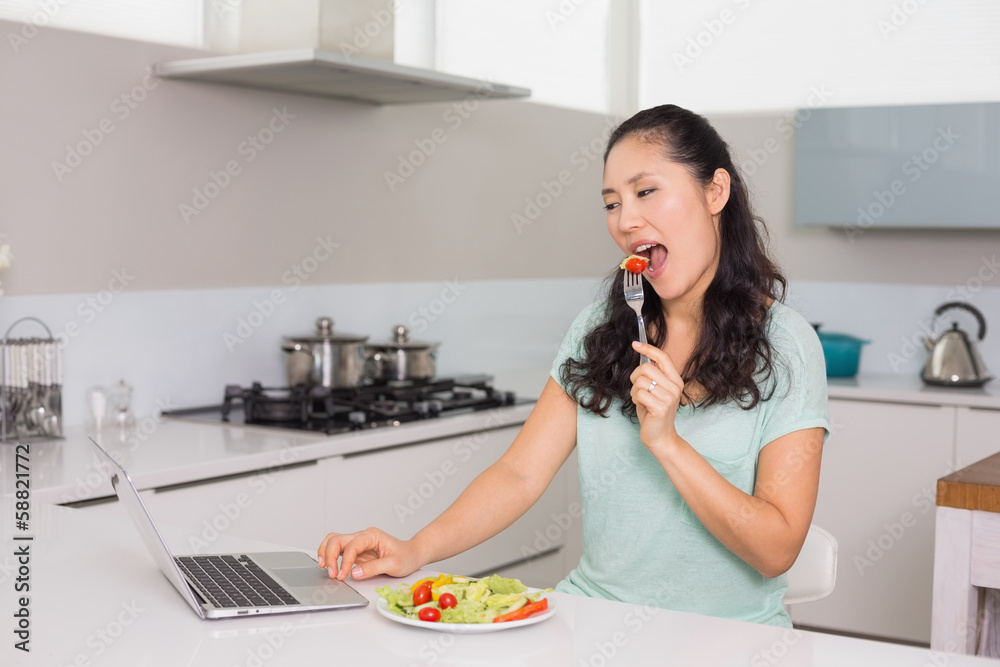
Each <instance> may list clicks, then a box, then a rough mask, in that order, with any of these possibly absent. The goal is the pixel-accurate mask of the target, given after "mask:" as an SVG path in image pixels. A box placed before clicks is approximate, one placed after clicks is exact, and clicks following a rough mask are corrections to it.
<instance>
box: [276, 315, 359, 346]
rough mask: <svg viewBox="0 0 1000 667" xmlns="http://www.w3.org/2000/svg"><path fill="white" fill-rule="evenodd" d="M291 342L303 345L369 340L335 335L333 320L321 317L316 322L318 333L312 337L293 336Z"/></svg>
mask: <svg viewBox="0 0 1000 667" xmlns="http://www.w3.org/2000/svg"><path fill="white" fill-rule="evenodd" d="M291 340H296V341H299V342H303V343H326V342H330V343H363V342H365V341H366V340H368V336H358V335H356V334H344V333H334V331H333V320H332V319H330V318H329V317H320V318H318V319H317V320H316V333H314V334H313V335H311V336H293V337H291Z"/></svg>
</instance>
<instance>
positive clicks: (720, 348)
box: [319, 105, 827, 626]
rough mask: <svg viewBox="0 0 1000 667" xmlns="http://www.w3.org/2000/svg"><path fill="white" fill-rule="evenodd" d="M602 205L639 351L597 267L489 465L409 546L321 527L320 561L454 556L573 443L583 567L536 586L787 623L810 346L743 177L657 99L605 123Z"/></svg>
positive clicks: (813, 343)
mask: <svg viewBox="0 0 1000 667" xmlns="http://www.w3.org/2000/svg"><path fill="white" fill-rule="evenodd" d="M602 193H603V197H604V204H605V209H606V210H607V223H608V231H609V232H610V234H611V237H612V239H613V240H614V241H615V243H617V244H618V246H619V247H620V248H621V250H622V251H623V252H624V253H626V254H633V253H636V254H641V255H643V256H645V257H647V258H648V259H649V266H648V268H647V269H646V271H645V274H644V277H645V305H644V315H645V317H646V322H647V323H648V336H649V340H650V343H649V344H646V345H641V344H639V343H638V342H634V341H635V338H636V337H637V329H636V318H635V315H634V313H633V312H632V311H631V310H630V309H629V308H628V306H627V305H626V303H625V300H624V298H623V296H622V272H621V271H615V273H614V275H613V278H612V279H611V280H610V281H609V287H608V294H607V298H606V299H604V300H602V301H600V302H598V303H596V304H594V305H592V306H590V307H588V308H587V309H585V310H584V311H583V312H582V313H581V314H580V315H579V316H578V317H577V319H576V321H575V322H574V323H573V325H572V327H571V329H570V331H569V333H568V334H567V336H566V338H565V340H564V341H563V344H562V347H561V349H560V351H559V355H558V356H557V358H556V360H555V363H554V364H553V367H552V377H550V378H549V381H548V383H547V384H546V386H545V388H544V390H543V391H542V395H541V397H540V398H539V400H538V403H537V404H536V406H535V408H534V409H533V411H532V413H531V415H530V416H529V418H528V420H527V422H526V423H525V425H524V427H523V428H522V430H521V432H520V433H519V434H518V436H517V438H516V439H515V441H514V443H513V444H512V445H511V447H510V449H509V450H508V451H507V452H506V453H505V454H504V455H503V456H502V457H501V458H500V460H499V461H497V463H495V464H494V465H493V466H491V467H490V468H489V469H487V470H486V471H484V472H483V473H482V474H481V475H480V476H479V477H477V478H476V479H475V480H474V481H473V482H472V484H470V485H469V487H468V488H467V489H466V490H465V491H464V492H463V493H462V495H461V496H460V497H459V498H458V500H456V501H455V503H454V504H453V505H452V506H451V507H449V508H448V509H447V510H446V511H445V512H444V513H443V514H442V515H441V516H440V517H438V518H437V519H435V520H434V521H433V522H432V523H431V524H429V525H428V526H427V527H426V528H424V529H423V530H421V531H420V532H419V533H417V534H416V535H415V536H414V537H413V538H412V539H411V540H408V541H400V540H396V539H395V538H393V537H391V536H389V535H387V534H386V533H384V532H382V531H380V530H378V529H374V528H370V529H368V530H366V531H363V532H360V533H353V534H349V535H345V534H337V533H331V534H329V535H327V537H326V539H324V540H323V543H322V544H321V545H320V548H319V557H320V565H321V566H329V567H330V574H331V576H336V577H337V578H339V579H344V578H346V576H347V575H348V574H351V576H353V577H354V578H356V579H362V578H367V577H370V576H373V575H376V574H389V575H393V576H405V575H407V574H409V573H411V572H413V571H414V570H416V569H418V568H420V567H422V566H424V565H426V564H427V563H432V562H436V561H439V560H442V559H444V558H447V557H449V556H452V555H454V554H457V553H460V552H462V551H464V550H466V549H468V548H470V547H473V546H475V545H477V544H479V543H481V542H483V541H485V540H487V539H489V538H490V537H492V536H493V535H495V534H496V533H498V532H499V531H501V530H503V529H504V528H506V527H507V526H508V525H510V524H511V523H513V522H514V521H515V520H516V519H517V518H518V517H520V516H521V514H523V513H524V512H525V511H526V510H527V509H528V508H529V507H530V506H531V505H532V504H533V503H534V502H535V500H537V499H538V497H539V496H541V494H542V493H543V492H544V491H545V489H546V487H547V486H548V484H549V482H550V481H551V480H552V478H553V476H554V475H555V474H556V472H557V471H558V469H559V467H560V466H561V465H562V464H563V463H564V462H565V460H566V458H567V457H568V456H569V455H570V453H571V452H572V450H573V448H574V447H576V448H577V450H578V461H579V470H580V485H581V486H580V488H581V494H582V497H583V536H584V555H583V558H582V559H581V561H580V564H579V566H578V567H577V568H576V569H575V570H573V571H572V572H571V573H570V574H569V576H568V577H567V578H566V579H565V580H564V581H562V582H560V583H559V585H558V586H557V588H556V590H558V591H563V592H569V593H577V594H583V595H590V596H596V597H605V598H610V599H618V600H624V601H628V602H633V603H639V604H647V605H656V606H661V607H667V608H671V609H678V610H683V611H692V612H697V613H703V614H710V615H715V616H722V617H727V618H735V619H740V620H746V621H754V622H759V623H770V624H775V625H785V626H788V625H790V621H789V618H788V615H787V614H786V613H785V611H784V608H783V605H782V598H783V595H784V591H785V582H784V577H783V576H781V575H782V574H783V573H784V572H785V571H786V570H788V568H789V567H790V566H791V565H792V563H794V562H795V559H796V557H797V556H798V553H799V550H800V549H801V547H802V543H803V541H804V540H805V536H806V533H807V531H808V529H809V524H810V522H811V520H812V513H813V508H814V507H815V502H816V491H817V487H818V484H819V468H820V454H821V450H822V445H823V441H824V438H825V436H826V433H827V417H826V378H825V370H824V362H823V354H822V349H821V348H820V345H819V341H818V339H817V337H816V334H815V333H814V332H813V330H812V328H811V327H810V326H809V325H808V324H807V323H806V322H805V321H804V320H803V319H802V318H801V317H800V316H799V315H797V314H796V313H795V312H794V311H792V310H790V309H789V308H788V307H786V306H785V305H783V304H782V303H781V301H780V299H781V298H782V296H783V293H784V288H785V279H784V277H783V276H782V275H781V273H780V272H779V270H778V269H777V267H776V266H775V265H774V264H773V262H772V261H771V260H770V259H769V257H768V255H767V251H766V247H765V242H764V241H765V239H764V238H763V232H762V231H761V230H760V229H759V228H758V223H757V220H756V218H755V217H754V215H753V213H752V212H751V208H750V202H749V196H748V193H747V188H746V185H745V184H744V183H743V181H742V179H741V177H740V175H739V172H738V171H737V170H736V168H735V165H734V164H733V162H732V159H731V157H730V154H729V149H728V147H727V146H726V144H725V142H724V141H723V140H722V139H721V138H720V137H719V135H718V133H717V132H716V131H715V130H714V129H713V128H712V127H711V125H709V123H708V122H707V121H706V120H705V119H704V118H702V117H700V116H698V115H696V114H693V113H691V112H689V111H686V110H684V109H680V108H678V107H675V106H672V105H666V106H661V107H656V108H653V109H648V110H645V111H642V112H640V113H638V114H636V115H635V116H633V117H632V118H631V119H629V120H627V121H625V123H623V124H622V125H621V126H620V127H618V128H617V129H616V130H615V132H614V133H613V134H612V135H611V137H610V138H609V140H608V147H607V150H606V151H605V154H604V184H603V192H602ZM640 354H644V355H646V356H647V357H648V358H649V360H650V362H649V363H644V364H641V365H640V364H639V355H640ZM623 462H624V463H625V464H626V465H623ZM609 469H614V470H619V471H622V472H621V474H617V475H608V474H604V475H603V476H602V473H606V472H607V471H608V470H609ZM338 557H340V559H341V560H340V566H339V568H337V566H336V564H337V558H338Z"/></svg>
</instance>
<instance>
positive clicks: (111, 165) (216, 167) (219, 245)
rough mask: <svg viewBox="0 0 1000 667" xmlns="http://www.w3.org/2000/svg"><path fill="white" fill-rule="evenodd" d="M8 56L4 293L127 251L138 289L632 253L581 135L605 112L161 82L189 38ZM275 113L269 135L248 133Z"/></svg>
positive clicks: (93, 271) (540, 271) (588, 259)
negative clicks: (519, 220)
mask: <svg viewBox="0 0 1000 667" xmlns="http://www.w3.org/2000/svg"><path fill="white" fill-rule="evenodd" d="M13 25H14V24H8V23H2V22H0V33H3V34H6V33H7V32H8V27H10V26H13ZM0 54H2V55H0V81H3V84H4V92H3V97H4V102H3V104H2V105H0V127H3V128H4V131H3V133H2V139H0V141H2V142H3V143H2V144H0V150H2V154H3V161H2V163H0V202H2V204H0V206H2V218H0V233H3V234H6V235H7V238H6V242H8V243H10V244H11V246H12V247H13V250H14V254H15V260H14V261H15V265H14V266H13V267H12V268H11V269H10V270H8V271H5V272H4V273H3V274H0V279H2V280H3V282H4V289H5V290H6V291H7V293H8V294H42V293H67V292H83V291H96V290H100V289H105V288H106V287H107V286H108V283H109V282H110V281H112V280H114V274H113V271H116V270H117V271H119V272H121V270H122V268H123V267H124V268H125V269H126V271H125V273H126V274H127V277H128V278H129V284H128V289H129V290H158V289H182V288H204V287H239V286H255V285H276V284H282V283H286V284H287V283H288V281H289V280H292V279H293V278H292V276H293V273H291V272H293V271H294V270H295V267H296V266H297V265H298V266H300V267H305V268H306V269H307V268H314V269H315V270H314V272H313V273H312V274H308V273H307V274H306V275H307V276H308V280H309V281H310V284H324V283H352V282H381V281H413V280H437V279H444V278H448V277H454V276H456V275H461V276H463V277H465V278H466V279H470V280H473V279H492V278H511V277H517V278H525V277H566V276H587V275H592V274H593V273H595V271H596V272H597V273H601V272H603V271H604V270H605V269H606V268H610V267H611V266H613V265H614V264H613V263H614V262H615V261H616V259H617V257H618V254H619V253H618V251H617V249H616V248H615V247H614V245H613V244H611V243H610V241H609V240H608V239H607V233H606V231H605V227H604V216H603V212H602V210H601V207H600V204H601V200H600V195H599V190H600V187H599V185H600V171H601V170H600V160H599V159H596V160H595V159H592V158H593V157H597V156H598V155H599V153H591V152H589V149H587V148H586V144H588V143H590V142H591V141H592V140H593V141H594V146H595V147H599V146H600V145H601V144H602V143H603V139H601V137H602V134H604V133H605V131H606V127H607V125H608V123H607V121H606V119H605V118H603V117H601V116H599V115H596V114H590V113H584V112H576V111H571V110H566V109H558V108H553V107H547V106H542V105H537V104H531V103H523V102H506V101H492V102H483V103H480V102H479V101H478V100H476V99H474V98H472V99H469V100H467V101H463V102H462V103H460V104H459V105H458V107H456V105H455V104H451V103H449V104H427V105H411V106H390V107H378V106H369V105H365V104H360V103H352V102H346V101H340V100H334V99H326V98H318V97H308V96H301V95H292V94H282V93H278V92H271V91H259V90H251V89H244V88H235V87H225V86H216V85H212V84H199V83H190V82H181V81H171V80H156V79H154V78H150V77H149V76H148V74H147V72H146V68H147V67H148V66H149V65H151V64H153V63H155V62H159V61H164V60H170V59H177V58H182V57H189V56H191V55H196V54H193V53H191V52H188V51H184V50H180V49H177V48H174V47H168V46H163V45H155V44H145V43H138V42H130V41H125V40H118V39H112V38H107V37H101V36H95V35H88V34H82V33H74V32H68V31H58V30H43V31H40V32H39V34H38V35H37V36H36V37H35V38H34V39H33V40H31V41H30V42H29V43H28V44H26V45H22V46H21V48H20V52H19V53H17V54H12V53H11V51H10V50H0ZM514 83H516V82H514ZM123 95H124V96H126V99H124V100H123V99H122V96H123ZM129 98H131V99H129ZM130 102H131V104H132V105H133V106H134V108H130V106H129V103H130ZM275 110H277V112H276V111H275ZM272 123H273V128H274V129H279V128H280V129H281V131H280V132H276V133H275V134H274V135H273V141H271V143H269V144H266V145H263V144H261V145H262V146H263V149H262V150H259V151H258V150H257V149H255V148H253V146H252V145H251V144H250V143H247V140H248V137H250V136H252V135H258V133H260V132H261V131H262V130H264V135H263V136H262V137H261V138H262V139H267V138H268V137H267V133H268V131H270V130H268V129H267V128H269V125H271V124H272ZM435 130H438V132H437V133H436V135H435V134H433V133H435ZM432 136H436V137H437V139H438V142H435V141H434V139H433V138H432ZM442 138H443V142H442V141H441V139H442ZM81 144H82V145H81ZM421 146H423V149H422V150H421ZM70 147H72V148H74V149H76V150H77V152H80V153H86V155H84V156H82V157H80V158H79V159H77V158H75V157H73V156H69V155H68V153H69V148H70ZM581 148H583V150H581ZM401 156H403V158H404V159H406V160H407V161H409V162H411V164H412V163H418V165H419V166H416V167H415V168H414V169H413V170H412V175H410V172H409V171H408V170H407V169H405V168H404V169H403V170H402V172H399V170H400V159H401ZM251 158H252V159H251ZM56 163H60V164H61V165H63V166H59V164H56ZM227 165H230V166H231V167H232V172H233V173H232V174H226V173H225V171H226V167H227ZM408 166H409V165H408ZM393 171H395V172H397V175H398V173H402V174H403V175H404V176H406V178H405V179H403V181H402V182H395V183H394V184H393V187H392V188H390V186H389V184H388V183H387V180H386V176H385V174H386V172H393ZM560 172H563V174H562V176H563V178H562V181H563V183H560V182H559V177H560ZM213 173H214V174H216V178H215V183H213V176H212V174H213ZM219 183H221V184H224V187H218V188H217V187H216V184H219ZM546 184H548V187H546ZM195 189H198V190H199V191H202V192H203V193H205V192H206V190H207V194H215V195H216V196H215V197H214V198H212V199H205V200H200V201H196V199H195V198H196V195H195V192H194V191H195ZM553 194H554V195H555V196H553ZM182 204H185V205H187V206H189V207H191V209H190V210H188V211H187V218H188V219H187V220H185V215H184V213H183V212H182V210H181V208H180V207H181V205H182ZM196 204H200V205H202V206H203V207H204V209H203V210H201V211H199V212H198V214H197V215H193V214H192V212H193V211H194V210H197V206H196ZM536 206H537V207H538V208H537V209H536V208H534V207H536ZM515 214H519V215H521V216H525V217H524V220H527V221H529V222H530V224H527V225H523V224H522V225H521V227H520V229H518V226H517V225H515V223H514V220H513V219H512V216H513V215H515ZM320 238H322V239H323V240H324V241H323V243H320V242H319V241H318V240H317V239H320ZM331 245H336V246H338V247H337V248H335V249H334V250H332V251H329V250H328V247H329V246H331ZM328 252H329V255H328ZM310 256H316V257H319V258H320V259H319V261H317V262H315V263H313V262H312V261H311V260H307V262H306V263H305V264H303V259H305V258H307V257H310ZM328 257H329V258H328ZM120 282H121V281H120V280H119V281H118V282H116V283H114V284H115V285H116V286H117V285H118V284H119V283H120Z"/></svg>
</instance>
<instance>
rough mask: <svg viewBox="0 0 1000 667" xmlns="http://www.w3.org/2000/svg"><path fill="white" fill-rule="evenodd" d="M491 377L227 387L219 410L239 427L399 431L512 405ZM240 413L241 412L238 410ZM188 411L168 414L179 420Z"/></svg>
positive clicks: (513, 399)
mask: <svg viewBox="0 0 1000 667" xmlns="http://www.w3.org/2000/svg"><path fill="white" fill-rule="evenodd" d="M491 382H492V378H491V377H490V376H463V377H456V378H440V379H439V378H435V379H432V380H426V381H419V382H390V383H386V384H378V385H364V386H361V387H351V388H344V389H328V388H325V387H313V388H311V389H306V387H305V386H304V385H297V386H295V387H264V386H262V385H261V384H260V383H259V382H254V383H253V384H252V385H251V386H250V387H249V388H244V387H240V386H239V385H227V386H226V389H225V398H224V401H223V404H222V408H221V413H222V414H221V416H222V421H224V422H228V421H230V420H231V418H232V417H233V415H234V414H236V413H239V412H240V411H242V415H243V423H245V424H261V425H268V426H279V427H284V428H295V429H305V430H310V431H320V432H324V433H327V434H329V433H333V432H337V431H345V430H358V429H364V428H375V427H379V426H398V425H399V424H400V423H403V422H408V421H414V420H418V419H432V418H436V417H440V416H447V415H449V414H455V413H461V412H467V411H474V410H485V409H488V408H491V407H500V406H504V405H513V404H514V403H515V397H514V394H512V393H510V392H499V391H496V390H495V389H493V387H492V386H491ZM241 408H242V410H241ZM190 412H192V411H191V410H179V411H173V414H175V415H180V414H185V413H190Z"/></svg>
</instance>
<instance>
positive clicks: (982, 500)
mask: <svg viewBox="0 0 1000 667" xmlns="http://www.w3.org/2000/svg"><path fill="white" fill-rule="evenodd" d="M937 504H938V506H940V507H954V508H957V509H963V510H979V511H982V512H998V513H1000V453H997V454H994V455H993V456H990V457H988V458H985V459H983V460H982V461H977V462H976V463H973V464H972V465H970V466H968V467H965V468H962V469H961V470H958V471H956V472H953V473H952V474H950V475H948V476H947V477H942V478H941V479H939V480H938V483H937Z"/></svg>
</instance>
